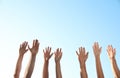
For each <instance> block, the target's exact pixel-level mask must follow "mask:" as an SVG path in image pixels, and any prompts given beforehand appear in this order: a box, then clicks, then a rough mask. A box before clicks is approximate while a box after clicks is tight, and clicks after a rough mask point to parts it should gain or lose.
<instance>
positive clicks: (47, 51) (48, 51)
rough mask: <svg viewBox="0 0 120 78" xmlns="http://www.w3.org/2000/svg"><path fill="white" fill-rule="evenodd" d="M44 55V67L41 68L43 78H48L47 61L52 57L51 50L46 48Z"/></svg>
mask: <svg viewBox="0 0 120 78" xmlns="http://www.w3.org/2000/svg"><path fill="white" fill-rule="evenodd" d="M43 53H44V66H43V78H49V72H48V66H49V59H50V58H51V56H52V55H53V53H52V54H50V53H51V48H50V47H48V48H46V49H45V50H43Z"/></svg>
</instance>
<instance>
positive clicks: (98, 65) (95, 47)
mask: <svg viewBox="0 0 120 78" xmlns="http://www.w3.org/2000/svg"><path fill="white" fill-rule="evenodd" d="M101 50H102V47H99V44H98V42H95V43H94V45H93V52H94V55H95V61H96V69H97V77H98V78H104V74H103V70H102V66H101V61H100V53H101Z"/></svg>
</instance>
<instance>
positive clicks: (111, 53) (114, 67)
mask: <svg viewBox="0 0 120 78" xmlns="http://www.w3.org/2000/svg"><path fill="white" fill-rule="evenodd" d="M107 52H108V56H109V59H110V62H111V66H112V70H113V73H114V76H115V78H120V71H119V68H118V66H117V63H116V59H115V53H116V49H115V48H113V47H112V45H108V47H107Z"/></svg>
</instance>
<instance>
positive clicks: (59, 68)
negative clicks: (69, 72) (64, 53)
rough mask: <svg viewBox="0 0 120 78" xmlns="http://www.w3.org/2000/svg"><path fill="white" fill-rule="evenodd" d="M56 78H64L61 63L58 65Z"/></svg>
mask: <svg viewBox="0 0 120 78" xmlns="http://www.w3.org/2000/svg"><path fill="white" fill-rule="evenodd" d="M56 78H62V73H61V66H60V62H57V63H56Z"/></svg>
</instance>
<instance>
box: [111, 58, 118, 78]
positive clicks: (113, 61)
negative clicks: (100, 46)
mask: <svg viewBox="0 0 120 78" xmlns="http://www.w3.org/2000/svg"><path fill="white" fill-rule="evenodd" d="M110 61H111V65H112V70H113V73H114V76H115V77H116V78H120V71H119V68H118V66H117V63H116V60H115V58H112V59H110Z"/></svg>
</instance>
